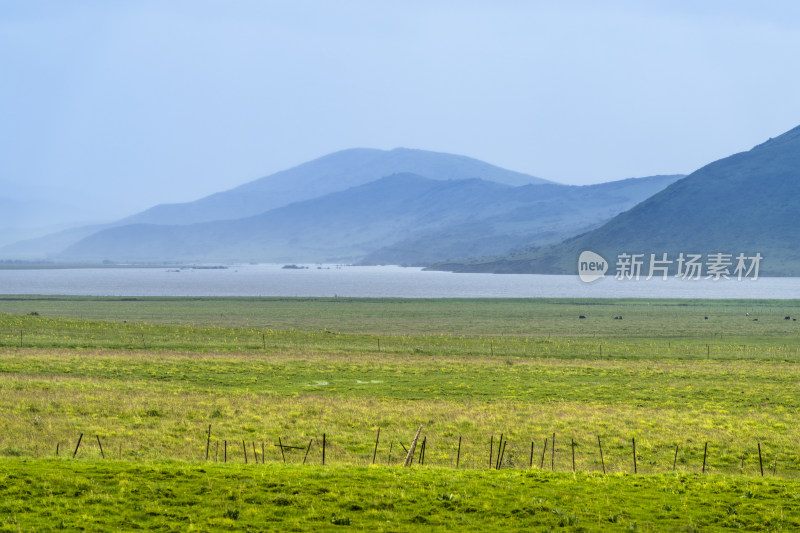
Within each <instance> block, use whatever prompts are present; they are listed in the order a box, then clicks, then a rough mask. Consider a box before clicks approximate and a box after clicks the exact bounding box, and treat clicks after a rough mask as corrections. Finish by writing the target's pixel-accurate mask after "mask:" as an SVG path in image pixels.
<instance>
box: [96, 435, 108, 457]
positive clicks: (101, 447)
mask: <svg viewBox="0 0 800 533" xmlns="http://www.w3.org/2000/svg"><path fill="white" fill-rule="evenodd" d="M95 436H96V437H97V445H98V446H100V456H101V457H102V458H103V459H105V458H106V454H104V453H103V445H102V444H100V435H95Z"/></svg>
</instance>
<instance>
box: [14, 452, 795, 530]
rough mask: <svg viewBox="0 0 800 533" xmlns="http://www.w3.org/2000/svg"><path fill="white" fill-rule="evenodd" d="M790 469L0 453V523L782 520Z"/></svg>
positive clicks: (788, 523) (80, 526) (554, 524)
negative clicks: (651, 469)
mask: <svg viewBox="0 0 800 533" xmlns="http://www.w3.org/2000/svg"><path fill="white" fill-rule="evenodd" d="M799 498H800V483H798V482H797V481H787V480H780V479H772V478H752V477H731V476H720V475H705V476H703V475H699V474H677V475H673V474H662V475H654V476H633V475H629V474H621V475H608V476H604V475H602V474H581V473H579V474H576V475H573V474H564V473H561V474H558V473H557V474H551V473H549V472H548V473H543V472H537V471H519V470H517V471H512V470H501V471H485V470H484V471H478V470H461V471H454V470H450V469H437V468H421V469H417V468H414V469H402V468H387V467H376V468H373V467H335V466H334V467H330V466H326V467H320V466H305V467H303V466H294V465H286V466H284V465H275V464H273V465H270V464H267V465H263V466H262V465H252V464H251V465H219V464H217V465H199V464H192V463H173V462H155V463H153V462H139V463H131V462H124V461H123V462H118V461H105V462H100V461H91V460H86V461H79V462H73V461H66V460H60V461H59V460H39V461H21V460H9V459H0V531H12V532H16V531H53V530H69V531H76V530H88V531H117V530H121V531H131V530H137V529H144V530H160V531H231V530H236V531H340V530H343V529H344V530H347V529H355V530H357V531H398V532H402V531H720V530H730V529H744V530H749V531H781V530H783V531H793V530H797V529H798V528H800V501H798V499H799Z"/></svg>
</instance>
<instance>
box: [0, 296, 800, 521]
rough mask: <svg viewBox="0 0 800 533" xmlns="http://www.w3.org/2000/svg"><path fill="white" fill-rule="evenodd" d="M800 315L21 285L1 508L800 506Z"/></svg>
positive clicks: (7, 362)
mask: <svg viewBox="0 0 800 533" xmlns="http://www.w3.org/2000/svg"><path fill="white" fill-rule="evenodd" d="M797 314H800V302H799V301H797V300H785V301H746V300H743V301H737V300H714V301H708V300H705V301H699V300H698V301H687V300H636V299H630V300H585V301H584V300H582V301H577V300H394V299H342V298H329V299H282V298H224V299H214V298H137V299H129V298H82V297H0V531H2V530H10V531H17V530H18V527H19V529H21V530H42V529H48V527H50V528H53V529H56V528H57V525H58V524H61V525H63V529H78V528H86V529H90V530H103V529H126V530H127V529H134V528H147V529H152V528H159V529H165V530H188V529H191V528H194V529H196V530H214V529H250V530H287V531H304V530H319V529H322V530H325V529H326V528H327V529H341V528H344V527H347V523H348V522H349V524H350V527H356V528H361V529H375V530H385V531H404V530H411V529H419V528H427V529H441V530H445V529H447V530H475V529H489V530H491V529H493V528H496V529H509V528H510V529H512V530H513V529H531V528H544V529H545V530H546V529H548V528H553V529H559V528H561V529H563V528H566V529H567V530H580V529H585V530H605V529H610V530H619V529H624V528H634V527H635V528H638V529H644V530H656V531H659V530H678V529H683V530H706V529H710V530H714V529H719V528H723V529H724V528H734V527H743V528H746V529H776V530H777V529H786V530H792V529H796V528H797V527H798V523H800V508H799V507H798V505H797V498H798V496H800V449H798V446H799V443H800V427H798V424H797V417H798V406H799V404H800V398H798V395H797V386H798V383H800V365H798V362H800V335H798V333H800V325H798V322H796V321H794V320H791V319H789V320H786V319H785V317H786V316H790V317H795V316H796V315H797ZM580 315H583V316H585V317H586V318H584V319H580V318H578V317H579V316H580ZM617 316H622V317H623V318H622V319H621V320H620V319H615V318H614V317H617ZM756 318H757V319H758V320H755V319H756ZM209 426H211V438H210V439H208V428H209ZM419 426H422V427H423V430H422V435H421V438H422V437H424V438H425V440H426V449H425V464H424V465H419V464H418V461H419V456H417V457H416V460H417V462H415V465H414V467H413V468H411V469H403V468H402V467H401V466H400V465H401V464H402V461H403V459H404V455H405V454H404V452H403V446H406V447H407V446H408V445H409V442H410V440H411V438H412V437H413V435H414V433H415V431H416V429H417V427H419ZM379 429H380V438H379V440H378V446H377V449H376V446H375V441H376V436H377V434H378V430H379ZM81 434H83V435H84V440H82V443H81V446H80V448H79V449H78V453H77V455H76V458H75V459H74V460H73V459H72V455H73V452H74V451H75V445H76V443H77V440H78V437H79V435H81ZM323 434H325V436H326V465H325V466H324V467H323V466H321V461H322V454H321V440H322V435H323ZM501 434H502V435H503V438H504V440H506V441H507V444H506V448H505V452H504V454H503V462H502V468H501V469H500V470H499V471H497V470H489V469H488V467H489V465H490V464H492V465H493V466H496V461H497V449H496V448H497V446H496V445H497V442H498V441H499V439H500V436H501ZM554 435H555V443H556V446H555V450H553V449H552V440H553V436H554ZM598 438H599V440H600V443H602V446H603V459H602V460H601V458H600V453H599V446H598ZM279 439H280V442H281V443H283V444H288V445H291V446H297V447H301V446H302V447H306V446H308V445H309V443H310V444H311V446H310V448H309V452H308V456H307V457H305V453H306V452H305V450H295V449H292V450H285V453H284V454H283V456H282V454H281V449H280V448H279V447H277V446H275V444H277V443H278V442H279ZM545 439H547V440H548V442H547V444H546V445H547V448H546V449H545ZM633 439H635V441H636V460H637V463H636V467H635V468H636V472H637V473H636V474H634V473H633V472H634V464H633V449H632V444H633V442H632V441H633ZM98 440H99V441H100V443H102V446H103V448H104V450H103V452H102V453H103V454H104V455H105V459H103V458H101V451H100V446H99V445H98ZM243 442H244V446H245V447H246V449H247V453H248V463H247V464H245V456H244V451H243ZM459 442H460V443H461V446H460V449H459ZM490 442H491V445H492V447H493V448H492V452H493V455H492V459H491V463H490ZM573 443H574V446H573ZM706 443H707V447H706ZM207 446H208V454H209V459H208V461H206V449H207ZM759 446H760V453H761V461H759ZM57 447H58V455H56V449H57ZM676 447H677V450H678V453H677V455H676V454H675V451H676ZM262 450H263V455H262ZM532 450H533V453H532ZM573 450H574V457H575V459H574V465H575V467H574V468H575V470H576V472H577V473H575V474H573V473H572V471H573ZM226 452H227V453H226ZM253 452H255V454H256V459H257V460H258V461H259V464H258V465H256V464H254V457H253ZM373 457H374V458H375V462H376V465H375V466H372V463H373ZM531 457H533V459H531ZM704 457H705V458H706V461H705V463H706V464H705V474H703V473H702V470H703V460H704ZM304 458H305V464H303V461H304ZM226 460H227V463H226ZM284 461H285V464H284ZM261 462H263V463H265V464H260V463H261ZM456 462H458V469H456ZM531 462H532V463H533V468H530V465H531ZM540 465H541V466H542V467H543V468H542V469H540V468H539V466H540ZM603 469H605V471H606V472H607V473H608V474H607V475H603V474H602V472H603ZM762 469H763V471H764V474H765V476H764V477H762V475H761V472H762ZM773 472H774V474H773ZM123 481H124V483H123ZM187 502H188V503H187ZM59 521H62V522H63V523H62V522H59ZM44 524H49V526H48V527H44ZM59 527H60V526H59Z"/></svg>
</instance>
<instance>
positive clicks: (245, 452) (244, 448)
mask: <svg viewBox="0 0 800 533" xmlns="http://www.w3.org/2000/svg"><path fill="white" fill-rule="evenodd" d="M242 449H243V450H244V464H247V445H246V444H245V443H244V439H242Z"/></svg>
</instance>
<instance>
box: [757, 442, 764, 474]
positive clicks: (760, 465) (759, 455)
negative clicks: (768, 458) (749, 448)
mask: <svg viewBox="0 0 800 533" xmlns="http://www.w3.org/2000/svg"><path fill="white" fill-rule="evenodd" d="M758 468H759V469H761V477H764V463H762V462H761V443H760V442H759V443H758Z"/></svg>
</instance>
